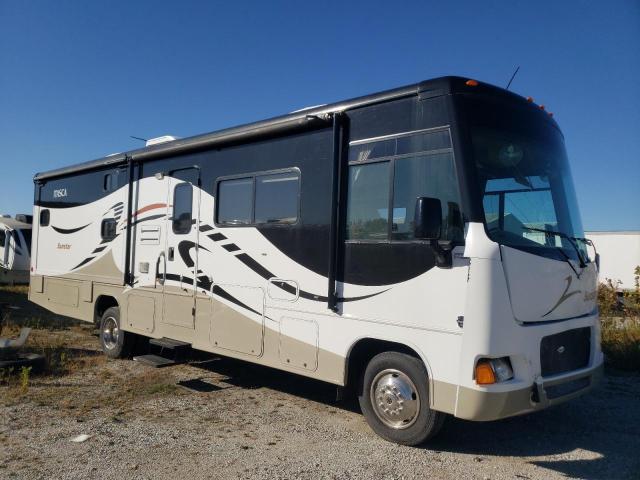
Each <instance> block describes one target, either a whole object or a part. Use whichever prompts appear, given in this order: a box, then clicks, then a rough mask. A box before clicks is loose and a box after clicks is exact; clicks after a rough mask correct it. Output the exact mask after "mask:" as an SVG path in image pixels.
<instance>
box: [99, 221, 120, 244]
mask: <svg viewBox="0 0 640 480" xmlns="http://www.w3.org/2000/svg"><path fill="white" fill-rule="evenodd" d="M116 226H117V223H116V221H115V219H114V218H105V219H104V220H102V224H100V236H101V237H102V240H107V241H109V240H113V239H114V238H116Z"/></svg>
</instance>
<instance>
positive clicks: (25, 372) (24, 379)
mask: <svg viewBox="0 0 640 480" xmlns="http://www.w3.org/2000/svg"><path fill="white" fill-rule="evenodd" d="M30 375H31V367H22V368H21V369H20V392H21V393H22V394H23V395H24V394H25V393H27V392H28V391H29V376H30Z"/></svg>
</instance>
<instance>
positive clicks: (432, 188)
mask: <svg viewBox="0 0 640 480" xmlns="http://www.w3.org/2000/svg"><path fill="white" fill-rule="evenodd" d="M394 163H395V166H394V168H395V172H394V182H393V183H394V188H393V225H392V228H391V238H392V239H393V240H413V239H414V238H415V237H414V235H413V228H414V225H413V216H414V212H415V206H416V199H417V198H418V197H432V198H437V199H439V200H440V202H441V203H442V223H443V225H442V227H443V229H442V238H443V239H446V240H462V238H463V233H464V232H463V229H464V227H463V225H462V224H461V217H460V210H459V208H458V205H459V202H460V200H459V196H458V185H457V181H456V175H455V169H454V165H453V156H452V154H451V153H448V152H447V153H441V154H435V155H424V156H422V155H421V156H415V157H405V158H399V159H397V160H396V161H395V162H394Z"/></svg>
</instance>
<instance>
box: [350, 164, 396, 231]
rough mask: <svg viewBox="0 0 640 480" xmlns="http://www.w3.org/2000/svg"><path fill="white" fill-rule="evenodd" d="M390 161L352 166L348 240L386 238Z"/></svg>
mask: <svg viewBox="0 0 640 480" xmlns="http://www.w3.org/2000/svg"><path fill="white" fill-rule="evenodd" d="M388 217H389V162H378V163H369V164H365V165H352V166H350V167H349V194H348V199H347V237H346V238H347V240H386V239H387V235H388V225H389V223H388Z"/></svg>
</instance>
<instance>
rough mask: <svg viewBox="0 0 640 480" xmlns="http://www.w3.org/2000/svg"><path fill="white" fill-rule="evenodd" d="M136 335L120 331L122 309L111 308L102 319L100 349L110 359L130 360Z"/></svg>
mask: <svg viewBox="0 0 640 480" xmlns="http://www.w3.org/2000/svg"><path fill="white" fill-rule="evenodd" d="M135 340H136V338H135V335H134V334H133V333H130V332H125V331H124V330H122V329H120V309H119V308H118V307H110V308H107V309H106V310H105V312H104V313H103V314H102V318H101V319H100V347H102V351H103V352H104V354H105V355H106V356H107V357H109V358H128V357H129V356H130V355H131V352H132V350H133V346H134V344H135Z"/></svg>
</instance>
